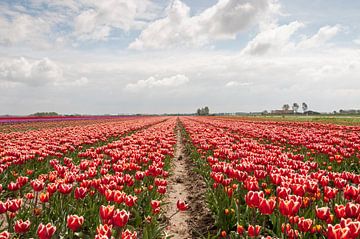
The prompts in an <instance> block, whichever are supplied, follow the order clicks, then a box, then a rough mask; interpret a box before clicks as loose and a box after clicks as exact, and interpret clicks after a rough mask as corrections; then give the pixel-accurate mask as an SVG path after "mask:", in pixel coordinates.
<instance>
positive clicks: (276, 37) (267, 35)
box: [242, 21, 341, 55]
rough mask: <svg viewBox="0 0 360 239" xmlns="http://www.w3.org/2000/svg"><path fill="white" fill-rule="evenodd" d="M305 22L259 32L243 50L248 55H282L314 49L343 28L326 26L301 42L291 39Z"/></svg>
mask: <svg viewBox="0 0 360 239" xmlns="http://www.w3.org/2000/svg"><path fill="white" fill-rule="evenodd" d="M304 26H305V24H303V23H301V22H298V21H294V22H291V23H289V24H284V25H281V26H272V27H270V28H268V29H265V30H263V31H261V32H260V33H258V34H257V35H256V37H255V38H254V39H253V40H251V41H250V42H248V44H247V46H246V47H245V48H244V49H243V50H242V53H243V54H248V55H264V54H272V53H274V54H277V55H281V54H283V53H284V52H286V51H289V50H293V51H298V50H303V49H313V48H318V47H322V48H324V47H325V43H327V42H328V41H329V40H331V39H332V38H333V37H334V36H335V35H336V34H338V33H339V32H340V30H341V27H340V25H335V26H324V27H321V28H320V29H319V31H318V32H317V33H316V34H314V35H313V36H311V37H308V38H305V39H302V40H301V41H299V42H296V41H294V40H291V37H292V36H294V34H295V33H296V32H297V31H299V29H301V28H303V27H304Z"/></svg>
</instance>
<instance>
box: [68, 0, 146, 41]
mask: <svg viewBox="0 0 360 239" xmlns="http://www.w3.org/2000/svg"><path fill="white" fill-rule="evenodd" d="M81 2H82V4H83V7H85V8H87V10H85V11H82V12H81V13H80V14H79V15H77V16H76V17H75V21H74V35H75V36H76V37H77V38H78V39H79V40H95V41H106V40H107V39H108V37H109V35H110V33H111V30H112V29H121V30H124V31H129V30H130V29H139V28H140V27H142V26H143V25H144V24H145V21H144V20H143V19H141V16H142V15H146V13H145V12H146V11H147V10H148V9H149V8H150V6H151V2H150V1H149V0H132V1H128V0H109V1H98V0H86V1H85V0H83V1H81Z"/></svg>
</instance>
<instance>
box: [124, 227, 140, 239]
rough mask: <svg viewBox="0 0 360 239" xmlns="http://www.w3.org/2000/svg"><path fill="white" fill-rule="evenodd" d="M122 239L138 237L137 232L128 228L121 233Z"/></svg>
mask: <svg viewBox="0 0 360 239" xmlns="http://www.w3.org/2000/svg"><path fill="white" fill-rule="evenodd" d="M121 239H137V233H136V232H135V231H134V232H131V231H130V230H129V229H126V230H125V231H124V232H123V233H122V234H121Z"/></svg>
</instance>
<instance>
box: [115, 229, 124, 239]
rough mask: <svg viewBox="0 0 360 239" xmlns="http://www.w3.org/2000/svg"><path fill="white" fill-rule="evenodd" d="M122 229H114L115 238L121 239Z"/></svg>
mask: <svg viewBox="0 0 360 239" xmlns="http://www.w3.org/2000/svg"><path fill="white" fill-rule="evenodd" d="M122 229H123V228H122V227H116V236H115V238H118V239H121V234H122Z"/></svg>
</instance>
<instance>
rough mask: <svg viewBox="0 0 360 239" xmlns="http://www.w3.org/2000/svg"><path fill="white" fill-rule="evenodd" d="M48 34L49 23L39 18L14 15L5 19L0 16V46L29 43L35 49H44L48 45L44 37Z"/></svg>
mask: <svg viewBox="0 0 360 239" xmlns="http://www.w3.org/2000/svg"><path fill="white" fill-rule="evenodd" d="M49 32H50V25H49V23H48V22H46V21H45V20H44V19H42V18H41V17H33V16H30V15H26V14H16V15H15V16H13V17H9V18H6V17H2V16H1V15H0V44H3V45H14V44H19V43H30V44H31V45H34V46H37V47H45V46H47V45H48V42H47V41H46V40H45V39H46V37H45V36H46V34H48V33H49Z"/></svg>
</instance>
